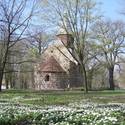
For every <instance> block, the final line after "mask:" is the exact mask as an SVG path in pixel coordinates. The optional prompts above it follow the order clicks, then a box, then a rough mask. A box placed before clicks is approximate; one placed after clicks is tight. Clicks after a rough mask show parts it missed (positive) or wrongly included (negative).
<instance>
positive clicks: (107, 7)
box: [97, 0, 125, 20]
mask: <svg viewBox="0 0 125 125" xmlns="http://www.w3.org/2000/svg"><path fill="white" fill-rule="evenodd" d="M97 1H99V2H102V5H101V7H100V8H101V10H102V12H104V16H106V17H107V18H111V19H113V20H120V19H123V20H125V16H123V15H121V14H120V11H121V10H122V9H123V7H124V4H125V2H124V0H97ZM123 3H124V4H123Z"/></svg>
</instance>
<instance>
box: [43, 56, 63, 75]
mask: <svg viewBox="0 0 125 125" xmlns="http://www.w3.org/2000/svg"><path fill="white" fill-rule="evenodd" d="M41 71H42V72H56V73H62V72H65V71H64V69H63V68H62V67H61V66H60V64H59V63H58V62H57V61H56V59H55V58H54V57H53V56H51V57H49V59H48V60H47V61H46V62H44V63H42V64H41Z"/></svg>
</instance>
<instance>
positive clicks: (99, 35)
mask: <svg viewBox="0 0 125 125" xmlns="http://www.w3.org/2000/svg"><path fill="white" fill-rule="evenodd" d="M93 34H94V38H95V39H96V40H95V45H94V46H95V49H96V50H97V51H98V56H97V59H98V61H100V63H101V64H102V65H103V66H105V67H106V68H107V69H108V72H109V85H110V89H111V90H114V89H115V84H114V69H115V66H116V65H119V64H120V63H121V62H122V61H121V56H123V55H124V53H125V50H124V47H125V24H124V23H123V22H121V21H114V22H112V21H102V20H101V21H99V22H98V23H96V24H95V25H94V28H93Z"/></svg>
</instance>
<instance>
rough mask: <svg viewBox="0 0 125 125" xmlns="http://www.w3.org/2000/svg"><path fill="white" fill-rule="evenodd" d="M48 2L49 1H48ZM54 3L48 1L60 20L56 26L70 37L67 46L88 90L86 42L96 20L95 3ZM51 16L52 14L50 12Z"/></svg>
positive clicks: (58, 0)
mask: <svg viewBox="0 0 125 125" xmlns="http://www.w3.org/2000/svg"><path fill="white" fill-rule="evenodd" d="M48 2H49V1H48ZM54 4H55V5H53V3H52V2H51V1H50V5H51V6H52V8H53V9H52V10H54V12H55V13H56V14H55V15H56V18H59V19H60V20H61V25H60V24H59V23H58V26H59V27H61V28H62V29H64V30H65V32H66V34H69V35H70V36H71V37H72V38H71V39H70V40H71V41H68V42H70V43H69V45H68V46H67V45H65V43H64V41H63V40H61V41H62V43H63V45H64V46H65V47H66V48H67V50H68V52H69V53H70V54H71V56H72V57H73V58H74V59H75V60H76V62H77V63H78V65H79V66H80V71H81V73H82V76H83V79H84V84H83V85H84V87H85V92H86V93H87V92H88V83H87V71H86V70H87V69H86V64H87V60H88V59H90V57H89V56H88V53H87V51H86V50H87V42H88V41H89V27H90V25H92V23H94V21H96V19H97V15H96V10H95V6H96V3H95V2H93V1H92V0H73V1H72V0H68V1H65V0H55V3H54ZM51 15H52V16H53V14H51Z"/></svg>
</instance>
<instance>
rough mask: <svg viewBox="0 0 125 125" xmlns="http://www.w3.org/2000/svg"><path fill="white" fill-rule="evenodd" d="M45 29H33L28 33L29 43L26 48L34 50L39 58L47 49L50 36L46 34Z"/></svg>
mask: <svg viewBox="0 0 125 125" xmlns="http://www.w3.org/2000/svg"><path fill="white" fill-rule="evenodd" d="M45 30H46V29H45V28H42V27H35V29H34V28H33V29H32V30H30V31H28V37H27V41H28V42H29V44H28V47H29V48H32V49H35V50H36V55H38V56H41V55H42V54H43V53H44V51H45V50H46V49H47V48H48V45H49V43H50V41H51V40H52V36H51V35H49V34H47V33H46V31H45Z"/></svg>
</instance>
